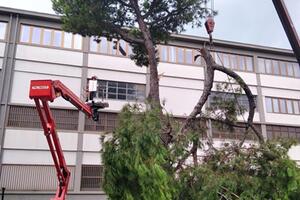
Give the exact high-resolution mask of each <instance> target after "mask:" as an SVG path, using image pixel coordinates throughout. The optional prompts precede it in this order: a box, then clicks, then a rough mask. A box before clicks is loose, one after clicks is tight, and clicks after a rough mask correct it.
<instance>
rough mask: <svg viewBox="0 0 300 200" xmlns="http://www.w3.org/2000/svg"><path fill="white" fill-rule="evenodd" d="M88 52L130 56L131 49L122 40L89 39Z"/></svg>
mask: <svg viewBox="0 0 300 200" xmlns="http://www.w3.org/2000/svg"><path fill="white" fill-rule="evenodd" d="M90 51H92V52H97V53H102V54H108V55H115V56H129V55H130V54H132V47H131V46H130V45H129V44H128V43H127V42H125V41H124V40H117V39H112V40H111V41H109V40H108V39H107V38H106V37H100V38H96V37H91V38H90Z"/></svg>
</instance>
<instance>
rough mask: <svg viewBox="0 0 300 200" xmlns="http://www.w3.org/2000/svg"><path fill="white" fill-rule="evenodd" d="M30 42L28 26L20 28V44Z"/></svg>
mask: <svg viewBox="0 0 300 200" xmlns="http://www.w3.org/2000/svg"><path fill="white" fill-rule="evenodd" d="M29 40H30V26H24V25H23V26H22V27H21V38H20V41H21V42H29Z"/></svg>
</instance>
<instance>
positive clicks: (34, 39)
mask: <svg viewBox="0 0 300 200" xmlns="http://www.w3.org/2000/svg"><path fill="white" fill-rule="evenodd" d="M20 42H24V43H30V44H39V45H45V46H53V47H62V48H69V49H82V36H81V35H79V34H72V33H68V32H64V31H60V30H55V29H49V28H42V27H36V26H27V25H22V26H21V35H20Z"/></svg>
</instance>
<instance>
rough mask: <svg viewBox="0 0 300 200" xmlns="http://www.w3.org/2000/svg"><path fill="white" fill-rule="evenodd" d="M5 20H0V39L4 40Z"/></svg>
mask: <svg viewBox="0 0 300 200" xmlns="http://www.w3.org/2000/svg"><path fill="white" fill-rule="evenodd" d="M6 27H7V23H6V22H0V40H4V39H5V36H6Z"/></svg>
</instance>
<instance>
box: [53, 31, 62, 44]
mask: <svg viewBox="0 0 300 200" xmlns="http://www.w3.org/2000/svg"><path fill="white" fill-rule="evenodd" d="M61 37H62V32H61V31H54V34H53V46H56V47H60V46H61V41H62V40H61V39H62V38H61Z"/></svg>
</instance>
